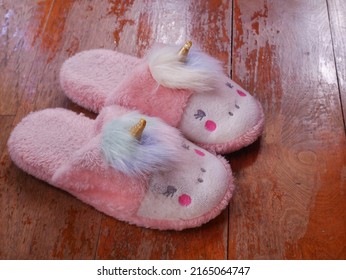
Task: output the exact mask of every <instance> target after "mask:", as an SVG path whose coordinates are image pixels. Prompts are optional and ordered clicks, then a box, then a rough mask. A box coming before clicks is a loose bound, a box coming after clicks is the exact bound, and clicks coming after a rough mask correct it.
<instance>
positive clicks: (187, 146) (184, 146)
mask: <svg viewBox="0 0 346 280" xmlns="http://www.w3.org/2000/svg"><path fill="white" fill-rule="evenodd" d="M182 147H183V148H184V149H186V150H190V146H189V145H186V144H185V143H183V145H182Z"/></svg>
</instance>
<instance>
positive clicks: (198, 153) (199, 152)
mask: <svg viewBox="0 0 346 280" xmlns="http://www.w3.org/2000/svg"><path fill="white" fill-rule="evenodd" d="M195 153H196V154H197V155H199V156H201V157H204V156H205V153H203V152H202V151H201V150H197V149H195Z"/></svg>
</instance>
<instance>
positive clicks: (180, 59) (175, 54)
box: [60, 42, 264, 153]
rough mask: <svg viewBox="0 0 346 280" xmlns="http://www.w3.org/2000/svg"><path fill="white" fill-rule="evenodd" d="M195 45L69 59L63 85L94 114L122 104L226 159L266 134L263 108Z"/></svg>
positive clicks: (87, 54) (88, 53)
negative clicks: (140, 55) (140, 54)
mask: <svg viewBox="0 0 346 280" xmlns="http://www.w3.org/2000/svg"><path fill="white" fill-rule="evenodd" d="M190 46H191V42H188V43H186V44H185V46H184V47H183V48H182V49H181V50H179V48H178V47H176V46H164V47H162V46H160V47H156V48H154V49H152V50H151V51H150V52H149V54H148V55H147V56H146V57H145V58H144V59H138V58H135V57H132V56H128V55H125V54H121V53H118V52H115V51H110V50H103V49H97V50H90V51H84V52H81V53H78V54H76V55H75V56H73V57H71V58H69V59H68V60H67V61H66V62H65V63H64V64H63V66H62V68H61V72H60V82H61V86H62V88H63V89H64V91H65V93H66V95H67V96H68V97H69V98H71V99H72V100H73V101H74V102H76V103H78V104H79V105H81V106H83V107H85V108H88V109H90V110H92V111H94V112H99V111H100V110H101V109H102V108H103V107H104V106H107V105H111V104H118V105H121V106H124V107H126V108H130V109H137V110H140V111H141V112H142V113H143V114H146V115H149V116H156V117H160V118H161V119H163V120H164V121H166V122H167V123H168V124H170V125H172V126H174V127H177V128H179V129H180V130H181V131H182V132H183V134H184V136H185V137H186V138H188V139H189V140H191V141H193V142H195V143H197V144H198V145H199V146H202V147H204V148H206V149H208V150H209V151H213V152H219V153H228V152H232V151H235V150H238V149H240V148H242V147H244V146H247V145H249V144H251V143H252V142H254V141H255V140H256V139H257V138H258V137H259V135H260V134H261V133H262V130H263V124H264V115H263V110H262V107H261V105H260V103H259V102H258V101H257V100H256V99H255V98H253V97H252V96H251V95H250V94H249V93H248V92H246V91H245V90H244V89H243V88H241V87H240V86H239V85H238V84H236V83H235V82H234V81H232V80H231V79H229V78H228V77H226V76H225V75H224V73H223V71H222V67H221V66H220V63H219V62H218V61H217V60H215V59H214V58H212V57H210V56H208V55H206V54H205V53H203V52H200V51H198V50H193V48H192V49H191V51H190V52H189V49H190Z"/></svg>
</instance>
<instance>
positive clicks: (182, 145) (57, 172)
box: [8, 105, 234, 230]
mask: <svg viewBox="0 0 346 280" xmlns="http://www.w3.org/2000/svg"><path fill="white" fill-rule="evenodd" d="M144 119H145V120H146V122H147V124H146V126H145V120H144ZM137 122H138V124H136V123H137ZM144 126H145V129H144V130H143V128H144ZM8 147H9V152H10V156H11V158H12V160H13V161H14V162H15V163H16V164H17V165H18V166H19V167H20V168H21V169H23V170H24V171H26V172H28V173H29V174H31V175H33V176H35V177H37V178H39V179H41V180H44V181H46V182H48V183H49V184H51V185H53V186H56V187H58V188H61V189H63V190H65V191H67V192H69V193H71V194H72V195H74V196H76V197H77V198H79V199H80V200H82V201H84V202H85V203H88V204H90V205H92V206H93V207H95V208H96V209H98V210H100V211H102V212H104V213H106V214H108V215H110V216H113V217H115V218H117V219H119V220H122V221H127V222H129V223H131V224H136V225H138V226H143V227H149V228H155V229H161V230H163V229H174V230H182V229H185V228H191V227H197V226H200V225H201V224H203V223H206V222H208V221H209V220H211V219H213V218H214V217H216V216H217V215H218V214H219V213H220V212H221V211H222V210H223V209H224V208H225V207H226V206H227V205H228V203H229V201H230V198H231V196H232V192H233V188H234V186H233V179H232V173H231V169H230V166H229V165H228V164H227V162H226V161H225V159H223V158H222V157H219V156H218V157H217V156H214V155H212V154H210V153H208V152H207V151H205V150H203V149H201V148H199V147H197V146H196V145H194V144H192V143H191V142H189V141H187V140H185V139H184V138H182V137H181V136H180V134H179V132H178V130H177V129H175V128H173V127H170V126H168V125H167V124H165V123H163V122H162V121H160V120H159V119H158V118H153V117H147V116H144V115H141V114H139V113H138V112H129V111H128V110H127V109H124V108H121V107H120V108H119V107H117V106H115V105H114V106H110V107H106V108H104V109H103V110H102V111H101V113H100V115H99V116H98V117H97V119H96V120H91V119H89V118H87V117H85V116H83V115H77V114H75V113H74V112H71V111H68V110H65V109H46V110H43V111H39V112H35V113H31V114H30V115H28V116H27V117H25V118H24V119H23V120H22V121H21V122H20V123H19V124H18V125H17V126H16V127H15V129H14V130H13V132H12V134H11V136H10V138H9V141H8Z"/></svg>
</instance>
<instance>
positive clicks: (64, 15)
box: [0, 0, 346, 259]
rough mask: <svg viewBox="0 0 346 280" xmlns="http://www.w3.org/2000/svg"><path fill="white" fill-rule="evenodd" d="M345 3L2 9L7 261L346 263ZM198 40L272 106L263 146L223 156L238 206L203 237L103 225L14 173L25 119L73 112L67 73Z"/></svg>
mask: <svg viewBox="0 0 346 280" xmlns="http://www.w3.org/2000/svg"><path fill="white" fill-rule="evenodd" d="M345 19H346V5H345V1H343V0H327V1H326V0H314V1H306V0H234V1H221V0H211V1H202V0H195V1H193V0H191V1H179V0H168V1H157V0H156V1H155V0H143V1H139V0H138V1H134V0H127V1H120V0H102V1H96V0H94V1H82V0H81V1H72V0H66V1H65V0H64V1H62V0H46V1H43V0H42V1H21V0H3V1H1V2H0V20H1V26H0V28H1V29H0V102H1V103H0V127H1V134H0V156H1V158H0V258H1V259H345V258H346V247H345V246H346V226H345V221H346V203H345V201H346V156H345V155H346V138H345V113H346V110H345V108H346V103H345V102H346V62H345V61H346V57H345V49H346V42H345V38H346V36H345V34H346V21H345ZM187 39H192V40H193V41H194V42H195V43H196V44H198V45H199V46H200V47H201V48H202V49H203V50H204V51H206V52H208V53H209V54H211V55H213V56H215V57H217V58H218V59H220V60H221V61H222V62H223V63H224V65H225V67H224V69H225V71H227V73H228V74H229V75H230V76H231V77H232V78H233V79H234V80H235V81H237V82H238V83H240V84H241V85H242V86H243V87H244V88H246V89H247V90H249V91H250V92H252V93H253V95H254V96H256V97H257V98H258V99H259V100H260V102H261V103H262V104H263V107H264V111H265V117H266V126H265V130H264V133H263V136H262V137H261V138H260V139H259V140H258V141H256V142H255V143H254V144H253V145H251V146H249V147H247V148H244V149H242V150H241V151H238V152H235V153H233V154H229V155H227V156H226V157H227V159H228V160H229V161H230V163H231V165H232V168H233V172H234V176H235V183H236V185H237V188H236V191H235V193H234V196H233V198H232V201H231V203H230V206H229V207H228V208H227V209H226V210H225V211H224V212H223V213H222V214H221V215H220V216H218V217H217V218H216V219H215V220H213V221H211V222H209V223H208V224H206V225H204V226H202V227H201V228H197V229H191V230H185V231H183V232H172V231H168V232H160V231H155V230H150V229H143V228H138V227H135V226H131V225H128V224H126V223H123V222H119V221H117V220H114V219H112V218H110V217H107V216H105V215H103V214H101V213H99V212H98V211H96V210H94V209H93V208H92V207H90V206H88V205H86V204H84V203H82V202H80V201H79V200H77V199H75V198H73V197H72V196H70V195H69V194H67V193H65V192H63V191H60V190H58V189H56V188H54V187H52V186H49V185H48V184H46V183H45V182H42V181H39V180H37V179H35V178H33V177H31V176H29V175H27V174H25V173H24V172H22V171H21V170H19V169H18V168H17V167H16V166H14V164H12V163H11V161H10V159H9V155H8V151H7V148H6V142H7V139H8V137H9V134H10V132H11V130H12V129H13V127H14V126H15V125H16V124H17V123H18V122H19V121H20V120H21V119H22V118H23V117H24V116H26V115H27V114H28V113H29V112H31V111H35V110H40V109H44V108H50V107H64V108H68V109H70V110H73V111H76V112H83V113H85V114H87V115H88V116H90V117H92V118H94V117H95V115H94V114H92V113H89V112H87V111H86V110H83V109H82V108H80V107H78V106H77V105H75V104H73V103H71V102H70V101H69V100H68V99H67V98H66V97H65V96H64V95H63V92H62V90H61V89H60V86H59V80H58V73H59V69H60V67H61V64H62V63H63V62H64V60H66V59H67V58H68V57H70V56H72V55H74V54H75V53H77V52H79V51H82V50H87V49H92V48H107V49H113V50H118V51H121V52H123V53H127V54H131V55H135V56H143V55H144V54H145V52H146V50H147V49H148V48H149V47H150V46H151V45H152V44H153V43H154V42H162V43H179V44H180V43H183V42H184V41H185V40H187Z"/></svg>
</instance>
